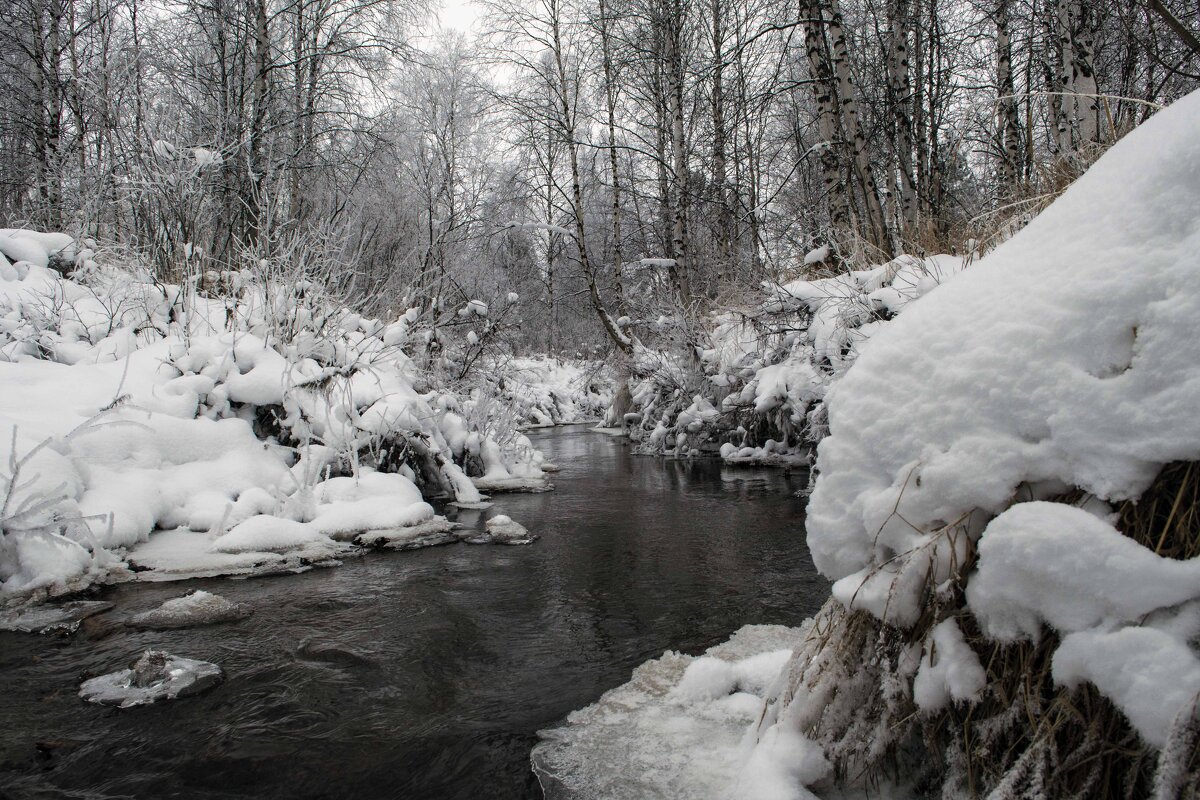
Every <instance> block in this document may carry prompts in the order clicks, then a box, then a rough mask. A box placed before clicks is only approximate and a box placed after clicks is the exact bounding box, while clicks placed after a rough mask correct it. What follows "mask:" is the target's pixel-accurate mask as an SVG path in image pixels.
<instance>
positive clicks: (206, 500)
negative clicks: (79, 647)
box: [0, 232, 545, 595]
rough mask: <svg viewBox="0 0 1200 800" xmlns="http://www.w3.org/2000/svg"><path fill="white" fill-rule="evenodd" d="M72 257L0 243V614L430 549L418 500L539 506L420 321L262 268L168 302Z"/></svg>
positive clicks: (534, 461) (83, 257) (31, 245)
mask: <svg viewBox="0 0 1200 800" xmlns="http://www.w3.org/2000/svg"><path fill="white" fill-rule="evenodd" d="M13 241H16V242H18V244H19V245H20V248H16V247H14V246H13V245H12V242H13ZM64 241H67V242H69V237H62V236H61V235H58V234H54V235H50V234H36V235H35V234H32V233H30V234H25V233H23V232H22V233H20V235H15V234H12V233H11V232H9V233H6V234H5V235H4V236H0V252H4V253H9V254H10V255H13V254H15V255H13V257H14V258H20V259H21V260H16V261H11V262H10V261H9V260H8V259H6V261H5V263H4V264H0V270H2V271H3V274H0V379H2V380H3V381H4V384H5V386H6V391H5V392H4V394H3V396H2V397H0V434H2V435H3V439H4V441H5V448H4V450H3V452H0V457H3V459H4V464H5V465H7V469H6V470H5V471H4V473H3V474H2V475H0V497H3V498H5V499H4V503H5V505H4V511H3V512H2V513H0V520H2V523H0V524H2V526H3V527H2V528H0V594H7V595H12V594H28V593H29V592H34V591H50V592H61V591H66V590H70V589H74V588H78V587H79V586H81V585H84V584H86V583H87V582H89V581H91V580H94V579H97V578H102V577H105V576H107V577H109V578H115V577H119V576H120V575H121V574H122V570H124V569H128V570H132V571H137V570H144V569H149V570H152V571H156V572H157V573H159V574H221V573H229V572H246V571H254V570H261V569H264V568H270V569H281V568H289V569H290V568H304V567H305V566H306V565H308V564H311V563H316V562H321V561H328V560H330V559H331V558H333V557H334V556H336V555H337V554H338V553H340V552H344V551H345V550H346V548H347V547H351V546H353V545H355V544H356V543H358V544H361V543H363V542H366V541H369V542H371V543H375V544H379V543H384V544H387V545H389V546H404V547H408V546H415V545H416V544H419V543H423V542H436V541H439V540H444V536H445V531H446V530H447V529H448V527H449V526H448V524H447V523H446V522H445V521H444V520H442V519H441V518H439V517H435V514H434V511H433V509H432V508H431V507H430V506H429V505H428V503H426V502H425V499H427V498H428V499H432V498H445V499H451V500H456V501H457V502H459V503H462V504H479V503H480V502H481V501H482V499H483V497H482V496H481V494H480V487H482V486H487V487H488V488H489V489H493V490H505V489H515V488H537V487H541V486H543V485H544V483H545V479H544V476H543V475H542V471H541V469H540V468H539V464H540V462H541V458H542V456H541V454H540V453H539V452H537V450H536V449H535V448H533V447H532V446H531V445H529V443H528V440H525V441H524V442H523V445H524V446H523V447H510V448H508V449H502V448H501V447H500V445H499V444H498V442H497V441H496V439H495V438H494V436H491V435H489V433H488V431H487V430H481V429H479V428H478V427H473V426H472V424H471V423H470V421H469V420H468V419H467V417H466V416H464V414H463V411H462V404H461V402H460V400H459V398H458V397H456V396H455V395H454V394H453V393H452V392H449V391H446V390H440V391H439V390H435V389H434V388H432V387H433V382H432V381H430V380H429V379H428V376H427V375H426V374H424V373H423V371H422V370H421V369H420V368H419V367H418V366H417V365H416V364H415V363H414V362H413V360H412V359H411V358H410V357H409V355H408V353H407V352H406V347H407V346H409V345H410V344H411V342H412V335H413V331H412V328H411V327H410V322H411V320H412V319H413V318H414V317H415V316H416V315H413V314H404V315H401V316H400V318H399V319H397V320H395V321H393V322H391V323H386V322H384V321H381V320H378V319H373V318H369V317H367V316H365V315H362V314H359V313H355V312H354V311H352V310H351V309H349V308H347V307H345V306H344V305H340V304H339V303H338V301H337V293H336V292H335V291H331V288H330V286H329V284H328V283H326V282H323V281H322V280H321V279H320V277H319V275H316V276H313V277H311V278H310V277H306V276H305V275H304V274H297V273H295V272H291V273H289V272H287V271H286V270H284V269H283V267H282V265H280V264H278V263H273V262H268V261H263V260H259V261H248V262H247V267H246V268H244V269H240V270H231V271H225V272H220V273H199V272H196V271H189V270H188V269H184V270H183V272H184V274H185V277H186V278H187V282H186V283H185V285H182V286H179V285H171V284H163V283H161V282H159V281H157V280H155V279H153V277H152V276H151V275H150V274H149V273H148V272H147V271H146V270H144V269H140V268H138V266H137V265H136V264H134V265H132V266H130V265H128V264H126V265H123V266H122V265H116V266H114V265H112V264H107V265H106V264H105V263H104V260H103V259H98V258H97V256H96V252H95V248H94V247H93V246H91V243H85V244H86V245H88V246H85V247H80V248H78V251H77V252H71V255H73V256H74V258H75V262H74V264H75V269H74V271H73V272H71V276H70V277H68V278H64V277H62V275H60V274H59V273H58V272H55V271H53V270H51V269H49V268H48V267H47V266H46V265H47V264H49V263H50V262H51V261H52V258H51V255H52V254H51V253H50V252H49V249H48V248H50V247H54V248H55V253H58V256H57V257H59V258H61V257H63V256H62V254H63V253H66V252H68V250H69V249H70V250H72V251H73V250H75V248H74V247H71V248H67V246H66V245H64V244H63V242H64ZM37 247H41V248H42V249H41V250H40V251H36V249H37ZM35 251H36V252H35ZM38 252H40V254H41V255H40V256H39V255H38ZM31 258H32V260H30V259H31ZM62 271H70V270H69V268H64V269H63V270H62ZM472 313H477V309H476V310H474V311H472ZM493 432H495V433H503V436H506V437H507V436H511V432H509V431H503V432H500V431H499V430H498V428H497V426H493ZM472 477H474V478H475V480H474V481H473V480H472ZM423 495H424V496H423ZM152 534H153V535H152ZM439 536H440V537H443V538H442V539H439ZM364 537H366V538H364Z"/></svg>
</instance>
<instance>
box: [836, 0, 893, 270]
mask: <svg viewBox="0 0 1200 800" xmlns="http://www.w3.org/2000/svg"><path fill="white" fill-rule="evenodd" d="M829 8H830V11H831V14H830V18H829V20H828V22H827V23H826V25H827V27H828V30H829V39H830V44H831V45H832V50H833V73H834V77H835V78H836V79H837V86H838V98H839V100H840V101H841V117H842V130H843V131H844V132H845V134H846V140H847V144H848V146H849V147H850V155H851V160H850V163H851V165H852V166H853V167H854V172H855V175H856V176H857V177H858V181H859V185H860V186H861V187H862V192H863V201H864V203H865V204H866V211H867V221H868V224H869V225H870V228H871V240H872V244H874V245H875V246H876V247H878V248H879V249H880V250H882V251H883V252H884V253H886V254H889V255H897V254H896V253H895V252H893V250H892V247H893V242H892V237H891V234H890V232H889V230H888V224H887V217H886V215H885V214H884V213H883V203H882V202H881V201H880V199H879V186H878V184H877V183H876V182H875V176H874V174H873V173H872V171H871V158H870V155H869V154H868V153H867V140H866V137H864V136H863V132H862V125H861V124H860V121H859V113H858V92H857V90H856V89H855V86H854V77H853V75H852V74H851V71H850V53H849V46H848V43H847V41H846V32H845V30H844V28H843V26H842V12H841V8H840V6H839V4H838V2H837V0H829Z"/></svg>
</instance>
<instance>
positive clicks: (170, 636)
mask: <svg viewBox="0 0 1200 800" xmlns="http://www.w3.org/2000/svg"><path fill="white" fill-rule="evenodd" d="M533 438H534V439H535V443H536V444H537V445H538V446H539V447H541V448H542V449H543V450H544V451H545V452H546V454H547V456H548V457H549V458H550V459H551V460H552V461H554V462H556V463H558V464H559V465H560V466H561V467H562V471H561V472H560V473H558V474H557V475H555V476H554V484H555V486H556V487H557V488H556V491H554V492H549V493H545V494H526V495H501V496H498V497H497V498H496V499H495V506H494V507H493V508H491V509H488V510H487V511H484V512H482V514H481V512H460V513H459V521H460V522H464V523H467V524H473V525H478V524H480V518H481V516H487V515H489V514H508V515H510V516H512V517H513V518H514V519H515V520H517V521H518V522H520V523H522V524H524V525H525V526H526V527H528V528H529V529H530V530H531V531H534V532H536V533H538V534H540V535H541V539H540V540H539V541H538V542H536V543H535V544H533V545H531V546H526V547H503V546H495V545H468V544H455V545H449V546H446V547H436V548H430V549H426V550H420V551H415V552H408V553H374V554H370V555H366V556H364V557H361V558H355V559H349V560H347V561H346V562H345V564H344V565H343V566H341V567H338V568H334V569H320V570H314V571H312V572H308V573H305V574H303V575H298V576H288V577H268V578H256V579H250V580H228V579H225V580H222V579H216V580H198V581H189V582H186V583H166V584H126V585H122V586H117V587H113V588H110V589H108V590H106V591H104V592H103V593H102V596H101V597H102V599H106V600H111V601H113V602H115V603H116V604H117V607H116V608H115V609H114V610H113V611H111V612H109V613H107V614H104V615H102V616H99V617H95V618H93V619H91V620H89V621H87V623H86V624H85V626H84V627H83V628H82V629H81V630H80V631H79V632H78V633H77V634H75V636H74V637H71V638H65V639H64V638H53V637H40V636H34V635H29V634H15V633H0V687H2V688H0V797H3V798H5V799H6V800H7V798H117V797H122V798H124V797H136V798H176V797H178V798H193V797H194V798H247V797H255V798H376V797H379V798H414V799H418V798H420V799H423V798H430V799H431V800H440V798H465V799H466V800H482V799H483V798H536V797H540V796H541V792H540V789H539V787H538V785H537V782H536V780H535V779H534V778H533V775H532V773H531V771H530V768H529V751H530V749H531V748H532V747H533V745H534V744H535V743H536V741H537V731H538V729H539V728H544V727H548V726H549V725H551V724H552V723H554V722H556V721H558V720H559V719H561V718H562V717H564V716H565V715H566V714H567V713H568V712H570V711H571V710H573V709H576V708H579V707H581V706H584V705H587V704H589V703H591V702H593V701H594V700H596V698H598V697H599V696H600V695H601V694H602V693H603V692H604V691H606V690H608V689H610V688H612V687H614V686H617V685H619V684H621V683H624V682H625V681H626V680H627V679H628V678H629V674H630V672H631V671H632V670H633V668H634V667H635V666H637V665H638V664H640V663H642V662H643V661H646V660H647V659H650V658H656V657H658V656H659V655H661V654H662V652H663V651H664V650H667V649H674V650H682V651H685V652H693V653H695V652H699V651H702V650H703V649H705V648H707V647H709V646H711V645H713V644H715V643H717V642H719V641H721V640H723V639H725V638H727V637H728V636H729V634H731V633H732V632H733V631H734V630H736V629H737V628H739V627H740V626H742V625H744V624H747V623H784V624H797V623H799V622H800V621H801V620H803V619H804V618H805V617H806V616H809V615H810V614H811V613H812V612H813V611H815V610H816V609H817V607H818V606H819V605H820V603H821V601H822V600H823V599H824V598H825V596H826V595H827V593H828V584H826V583H825V582H824V581H823V579H821V578H820V577H819V576H818V575H817V574H816V572H815V570H814V568H813V566H812V562H811V560H810V559H809V556H808V551H807V549H806V548H805V545H804V535H803V503H802V501H801V500H799V499H797V498H795V497H794V496H793V493H794V492H795V491H796V490H797V489H800V488H802V486H803V485H804V482H805V480H806V478H807V476H806V475H804V474H802V473H797V474H795V475H793V476H786V475H784V474H782V473H781V472H779V471H778V470H767V469H749V468H740V469H734V468H728V467H723V466H722V465H721V464H720V463H718V462H717V461H698V462H695V463H685V462H674V461H663V460H659V459H651V458H644V457H634V456H632V455H630V453H629V449H628V445H626V444H625V443H624V442H622V441H620V440H616V439H612V438H609V437H607V436H604V435H600V434H596V433H592V432H590V431H587V430H586V429H584V428H578V427H577V428H565V429H558V430H553V431H545V432H539V433H538V434H536V435H535V436H534V437H533ZM192 588H203V589H207V590H209V591H213V592H218V593H220V594H221V595H224V596H225V597H227V598H229V599H230V600H233V601H236V602H243V603H248V604H251V605H252V606H253V607H254V609H255V613H254V615H253V616H252V617H250V618H249V619H247V620H244V621H241V622H237V623H232V624H224V625H214V626H209V627H200V628H191V629H185V630H177V631H140V630H135V629H132V628H126V627H124V625H122V624H121V620H122V619H124V618H126V617H127V616H129V615H130V614H133V613H136V612H139V611H143V610H146V609H148V608H151V607H154V606H156V605H157V604H159V603H160V602H162V601H163V600H166V599H169V598H171V597H175V596H178V595H180V594H182V593H183V592H184V591H186V590H187V589H192ZM146 648H162V649H166V650H168V651H170V652H172V653H175V654H177V655H181V656H187V657H191V658H199V659H204V660H207V661H214V662H216V663H218V664H220V665H221V666H222V667H223V668H224V669H225V672H226V675H227V680H226V681H225V683H223V684H222V685H221V686H219V687H218V688H216V689H215V690H213V691H211V692H209V693H208V694H205V695H202V696H199V697H191V698H186V699H182V700H178V701H175V702H171V703H160V704H158V705H154V706H148V707H143V708H134V709H128V710H124V711H122V710H116V709H111V708H103V707H99V706H93V705H89V704H85V703H83V702H82V701H81V700H80V699H79V697H78V695H77V691H78V684H79V682H80V680H81V678H82V677H86V676H91V675H96V674H100V673H104V672H109V671H112V670H114V669H119V668H121V667H124V666H126V665H127V664H128V662H129V661H131V660H132V659H133V658H134V657H136V656H137V655H138V654H139V653H140V652H141V651H142V650H144V649H146Z"/></svg>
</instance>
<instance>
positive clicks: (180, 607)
mask: <svg viewBox="0 0 1200 800" xmlns="http://www.w3.org/2000/svg"><path fill="white" fill-rule="evenodd" d="M250 614H251V609H250V608H249V607H248V606H246V605H244V604H243V603H231V602H229V601H228V600H226V599H225V598H224V597H221V596H220V595H219V594H212V593H211V592H205V591H203V590H196V591H194V592H189V593H188V594H186V595H184V596H183V597H174V598H172V599H170V600H167V601H165V602H164V603H163V604H162V605H160V606H159V607H158V608H154V609H151V610H149V611H143V612H142V613H141V614H135V615H134V616H133V617H131V618H130V619H129V621H128V622H127V623H125V624H126V625H129V626H131V627H134V628H152V629H155V630H165V629H169V628H189V627H192V626H193V625H213V624H216V623H218V622H236V621H238V620H241V619H245V618H246V617H248V616H250Z"/></svg>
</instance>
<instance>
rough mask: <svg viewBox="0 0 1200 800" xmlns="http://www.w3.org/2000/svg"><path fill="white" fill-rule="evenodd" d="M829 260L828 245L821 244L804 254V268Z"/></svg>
mask: <svg viewBox="0 0 1200 800" xmlns="http://www.w3.org/2000/svg"><path fill="white" fill-rule="evenodd" d="M828 258H829V245H827V244H823V245H821V246H820V247H814V248H813V249H812V250H809V251H808V252H807V253H805V254H804V266H806V267H811V266H812V265H814V264H823V263H825V260H826V259H828Z"/></svg>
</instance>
